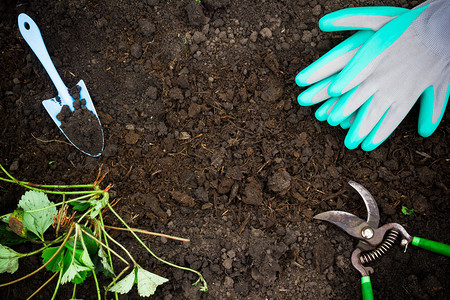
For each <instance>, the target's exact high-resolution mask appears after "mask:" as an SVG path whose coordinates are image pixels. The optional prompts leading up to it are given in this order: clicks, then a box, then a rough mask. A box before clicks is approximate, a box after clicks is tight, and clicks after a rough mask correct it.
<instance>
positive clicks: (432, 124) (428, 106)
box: [418, 79, 450, 137]
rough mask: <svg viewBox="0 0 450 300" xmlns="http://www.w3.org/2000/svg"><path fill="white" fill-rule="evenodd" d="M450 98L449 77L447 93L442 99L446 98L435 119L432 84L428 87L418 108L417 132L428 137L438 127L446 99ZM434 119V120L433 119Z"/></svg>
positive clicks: (445, 105)
mask: <svg viewBox="0 0 450 300" xmlns="http://www.w3.org/2000/svg"><path fill="white" fill-rule="evenodd" d="M449 98H450V79H449V82H448V84H447V93H446V94H445V97H444V99H447V100H446V101H445V103H444V105H443V107H442V111H441V113H440V114H439V115H438V117H437V118H436V119H435V118H434V116H435V113H434V100H435V95H434V88H433V87H432V86H430V87H428V88H427V89H426V90H425V91H424V92H423V94H422V96H421V101H420V110H419V126H418V132H419V134H420V135H421V136H423V137H429V136H430V135H432V134H433V132H434V131H435V130H436V128H437V127H438V125H439V123H440V122H441V120H442V117H443V116H444V112H445V108H446V107H447V102H448V99H449ZM434 119H435V120H434Z"/></svg>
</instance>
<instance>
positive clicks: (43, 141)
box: [31, 134, 73, 146]
mask: <svg viewBox="0 0 450 300" xmlns="http://www.w3.org/2000/svg"><path fill="white" fill-rule="evenodd" d="M31 136H32V137H33V138H34V139H35V140H37V141H39V142H42V143H53V142H57V143H63V144H67V145H69V146H73V145H72V144H71V143H68V142H66V141H61V140H43V139H40V138H37V137H35V136H34V135H33V134H31Z"/></svg>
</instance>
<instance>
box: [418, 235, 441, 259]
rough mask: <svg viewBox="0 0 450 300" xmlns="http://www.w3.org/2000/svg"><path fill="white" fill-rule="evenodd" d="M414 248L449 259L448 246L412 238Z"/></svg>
mask: <svg viewBox="0 0 450 300" xmlns="http://www.w3.org/2000/svg"><path fill="white" fill-rule="evenodd" d="M411 244H413V245H414V246H417V247H420V248H422V249H426V250H430V251H433V252H435V253H438V254H442V255H445V256H447V257H450V245H447V244H443V243H439V242H435V241H430V240H427V239H424V238H420V237H417V236H415V237H413V240H412V242H411Z"/></svg>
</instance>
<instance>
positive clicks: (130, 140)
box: [125, 131, 140, 145]
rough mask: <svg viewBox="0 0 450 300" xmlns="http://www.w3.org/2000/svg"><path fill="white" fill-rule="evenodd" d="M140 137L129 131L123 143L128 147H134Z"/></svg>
mask: <svg viewBox="0 0 450 300" xmlns="http://www.w3.org/2000/svg"><path fill="white" fill-rule="evenodd" d="M139 138H140V135H139V134H137V133H136V132H134V131H130V132H128V133H127V134H126V135H125V142H126V143H127V144H129V145H134V144H136V143H137V142H138V140H139Z"/></svg>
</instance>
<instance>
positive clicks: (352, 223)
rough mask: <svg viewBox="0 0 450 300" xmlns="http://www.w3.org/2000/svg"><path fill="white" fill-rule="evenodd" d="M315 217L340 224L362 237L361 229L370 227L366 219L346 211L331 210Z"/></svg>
mask: <svg viewBox="0 0 450 300" xmlns="http://www.w3.org/2000/svg"><path fill="white" fill-rule="evenodd" d="M314 219H317V220H323V221H327V222H330V223H333V224H334V225H336V226H338V227H339V228H341V229H342V230H344V231H345V232H347V233H348V234H350V235H351V236H353V237H355V238H357V239H362V236H361V230H362V229H363V228H365V227H370V226H369V224H367V222H366V221H364V220H362V219H360V218H358V217H357V216H355V215H353V214H350V213H348V212H345V211H337V210H331V211H327V212H323V213H320V214H318V215H315V216H314Z"/></svg>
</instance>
